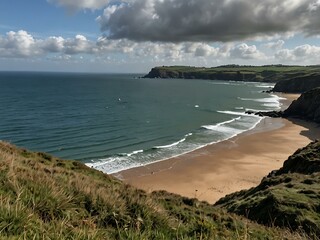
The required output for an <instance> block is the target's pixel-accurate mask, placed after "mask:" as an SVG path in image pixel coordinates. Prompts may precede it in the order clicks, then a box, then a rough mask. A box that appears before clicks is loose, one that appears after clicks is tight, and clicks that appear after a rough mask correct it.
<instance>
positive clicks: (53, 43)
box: [41, 37, 65, 52]
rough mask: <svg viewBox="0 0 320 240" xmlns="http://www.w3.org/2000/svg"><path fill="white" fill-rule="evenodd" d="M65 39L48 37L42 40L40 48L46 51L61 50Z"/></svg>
mask: <svg viewBox="0 0 320 240" xmlns="http://www.w3.org/2000/svg"><path fill="white" fill-rule="evenodd" d="M64 43H65V40H64V39H63V38H62V37H49V38H48V39H46V40H44V41H43V42H42V46H41V48H42V49H43V50H44V51H48V52H61V51H63V49H64Z"/></svg>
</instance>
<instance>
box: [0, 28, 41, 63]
mask: <svg viewBox="0 0 320 240" xmlns="http://www.w3.org/2000/svg"><path fill="white" fill-rule="evenodd" d="M39 53H40V52H39V49H38V48H37V46H36V40H35V39H34V38H33V36H32V35H30V34H29V33H27V32H26V31H22V30H20V31H18V32H13V31H10V32H8V33H7V34H6V36H5V37H0V56H1V57H28V56H31V55H38V54H39Z"/></svg>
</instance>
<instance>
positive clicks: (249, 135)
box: [114, 94, 320, 203]
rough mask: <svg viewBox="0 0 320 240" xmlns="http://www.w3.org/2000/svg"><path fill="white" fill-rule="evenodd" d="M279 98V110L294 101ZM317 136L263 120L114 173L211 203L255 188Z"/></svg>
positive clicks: (307, 126) (300, 125)
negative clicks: (182, 151) (192, 148)
mask: <svg viewBox="0 0 320 240" xmlns="http://www.w3.org/2000/svg"><path fill="white" fill-rule="evenodd" d="M279 96H280V97H286V98H287V100H283V108H286V107H287V105H289V104H290V103H291V101H292V100H294V99H296V98H297V97H298V95H291V94H290V95H287V94H279ZM316 138H320V128H319V127H318V126H317V125H316V124H314V123H309V122H304V121H301V120H294V119H291V120H287V119H279V118H278V119H273V118H264V119H263V120H262V121H261V122H260V123H259V124H258V125H257V127H256V128H254V129H252V130H250V131H248V132H245V133H243V134H240V135H238V136H236V137H234V138H232V139H229V140H227V141H223V142H220V143H217V144H212V145H209V146H207V147H204V148H201V149H198V150H196V151H193V152H190V153H187V154H184V155H181V156H179V157H175V158H171V159H168V160H165V161H161V162H157V163H153V164H149V165H147V166H143V167H138V168H133V169H129V170H125V171H122V172H119V173H116V174H114V175H115V176H116V177H118V178H120V179H122V180H123V181H124V182H126V183H129V184H131V185H133V186H135V187H138V188H141V189H144V190H146V191H148V192H152V191H155V190H166V191H169V192H173V193H177V194H180V195H183V196H187V197H196V198H198V199H200V200H204V201H208V202H210V203H214V202H216V201H217V200H218V199H220V198H221V197H224V196H225V195H227V194H229V193H232V192H235V191H239V190H242V189H248V188H251V187H254V186H256V185H257V184H259V183H260V181H261V179H262V178H263V177H264V176H266V175H267V174H268V173H269V172H271V171H272V170H274V169H278V168H280V167H281V166H282V164H283V162H284V161H285V160H286V159H287V158H288V156H290V155H291V154H292V153H294V152H295V151H296V150H297V149H298V148H300V147H304V146H305V145H307V144H308V143H309V142H311V141H312V140H313V139H316Z"/></svg>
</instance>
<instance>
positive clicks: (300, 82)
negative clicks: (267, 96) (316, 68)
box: [272, 73, 320, 93]
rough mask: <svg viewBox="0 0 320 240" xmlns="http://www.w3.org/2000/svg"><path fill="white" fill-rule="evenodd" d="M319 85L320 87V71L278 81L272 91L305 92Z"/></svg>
mask: <svg viewBox="0 0 320 240" xmlns="http://www.w3.org/2000/svg"><path fill="white" fill-rule="evenodd" d="M317 87H320V74H319V73H315V74H311V75H307V76H301V77H295V78H292V79H289V80H283V81H279V82H277V83H276V85H275V86H274V88H273V90H272V91H273V92H284V93H303V92H306V91H309V90H311V89H313V88H317Z"/></svg>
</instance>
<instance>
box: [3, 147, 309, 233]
mask: <svg viewBox="0 0 320 240" xmlns="http://www.w3.org/2000/svg"><path fill="white" fill-rule="evenodd" d="M0 239H303V236H301V234H297V233H291V232H290V231H288V230H285V229H279V228H269V227H265V226H262V225H259V224H257V223H254V222H251V221H250V220H247V219H246V218H243V217H239V216H236V215H234V214H229V213H227V212H226V211H225V210H223V209H219V208H216V207H213V206H212V205H210V204H208V203H206V202H200V201H198V200H197V199H188V198H184V197H181V196H178V195H175V194H170V193H167V192H164V191H161V192H154V193H152V194H147V193H145V192H144V191H142V190H138V189H135V188H133V187H131V186H129V185H126V184H124V183H122V182H120V181H119V180H117V179H115V178H113V177H112V176H108V175H106V174H103V173H101V172H99V171H96V170H94V169H91V168H88V167H86V166H85V165H83V164H81V163H79V162H76V161H64V160H61V159H58V158H55V157H53V156H50V155H48V154H45V153H34V152H29V151H27V150H24V149H19V148H16V147H15V146H13V145H10V144H9V143H6V142H0Z"/></svg>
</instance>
